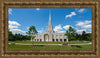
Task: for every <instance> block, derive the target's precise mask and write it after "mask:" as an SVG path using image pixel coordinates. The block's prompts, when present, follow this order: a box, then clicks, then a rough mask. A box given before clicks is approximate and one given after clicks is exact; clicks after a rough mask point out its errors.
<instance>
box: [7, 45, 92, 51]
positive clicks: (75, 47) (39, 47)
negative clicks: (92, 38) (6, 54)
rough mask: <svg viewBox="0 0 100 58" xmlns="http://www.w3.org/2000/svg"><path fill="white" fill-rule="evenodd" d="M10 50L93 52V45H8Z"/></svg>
mask: <svg viewBox="0 0 100 58" xmlns="http://www.w3.org/2000/svg"><path fill="white" fill-rule="evenodd" d="M8 49H11V50H12V49H14V50H91V45H72V46H71V47H68V46H65V45H63V46H59V45H35V46H34V47H32V46H31V45H8Z"/></svg>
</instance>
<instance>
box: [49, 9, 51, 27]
mask: <svg viewBox="0 0 100 58" xmlns="http://www.w3.org/2000/svg"><path fill="white" fill-rule="evenodd" d="M49 26H51V11H50V10H49Z"/></svg>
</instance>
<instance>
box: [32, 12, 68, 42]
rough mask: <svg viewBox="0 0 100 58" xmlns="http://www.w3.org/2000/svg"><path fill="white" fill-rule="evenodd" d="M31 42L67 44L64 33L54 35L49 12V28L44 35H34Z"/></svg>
mask: <svg viewBox="0 0 100 58" xmlns="http://www.w3.org/2000/svg"><path fill="white" fill-rule="evenodd" d="M31 41H40V42H44V41H45V42H68V38H67V36H65V33H55V32H54V30H53V26H52V25H51V13H50V11H49V26H47V30H46V31H45V32H44V33H41V34H37V35H35V38H34V39H33V40H32V39H31Z"/></svg>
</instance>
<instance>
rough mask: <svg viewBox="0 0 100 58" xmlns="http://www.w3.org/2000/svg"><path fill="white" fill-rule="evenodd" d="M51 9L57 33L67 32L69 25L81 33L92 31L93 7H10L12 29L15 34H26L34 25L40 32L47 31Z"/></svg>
mask: <svg viewBox="0 0 100 58" xmlns="http://www.w3.org/2000/svg"><path fill="white" fill-rule="evenodd" d="M49 10H50V11H51V21H52V26H53V28H54V31H55V32H56V33H65V31H66V30H68V28H69V26H72V27H73V28H74V29H75V30H76V31H77V33H79V34H81V33H82V31H86V32H87V33H91V20H92V9H91V8H9V9H8V12H9V15H8V16H9V19H8V20H9V21H8V22H9V29H10V31H12V32H13V34H15V33H20V34H26V32H27V31H28V28H29V27H30V26H31V25H33V26H35V27H36V30H37V31H38V33H39V34H40V33H43V32H45V31H46V27H47V26H48V21H49Z"/></svg>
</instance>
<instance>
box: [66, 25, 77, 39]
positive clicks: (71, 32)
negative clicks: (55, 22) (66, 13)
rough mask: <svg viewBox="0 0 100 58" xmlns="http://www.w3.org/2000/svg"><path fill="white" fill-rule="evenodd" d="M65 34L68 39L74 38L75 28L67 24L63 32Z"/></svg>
mask: <svg viewBox="0 0 100 58" xmlns="http://www.w3.org/2000/svg"><path fill="white" fill-rule="evenodd" d="M65 35H66V36H68V39H69V41H70V40H75V39H76V38H75V36H76V31H75V29H73V28H72V27H71V26H69V29H68V30H67V31H66V33H65Z"/></svg>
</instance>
